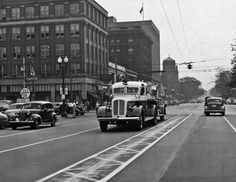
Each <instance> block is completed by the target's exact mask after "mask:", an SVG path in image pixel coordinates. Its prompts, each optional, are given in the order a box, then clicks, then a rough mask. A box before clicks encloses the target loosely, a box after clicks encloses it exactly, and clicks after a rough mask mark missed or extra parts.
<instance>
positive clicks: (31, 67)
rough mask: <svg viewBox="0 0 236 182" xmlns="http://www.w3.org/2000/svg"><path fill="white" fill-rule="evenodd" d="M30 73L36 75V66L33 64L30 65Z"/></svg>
mask: <svg viewBox="0 0 236 182" xmlns="http://www.w3.org/2000/svg"><path fill="white" fill-rule="evenodd" d="M30 75H31V76H35V71H34V67H33V66H32V65H30Z"/></svg>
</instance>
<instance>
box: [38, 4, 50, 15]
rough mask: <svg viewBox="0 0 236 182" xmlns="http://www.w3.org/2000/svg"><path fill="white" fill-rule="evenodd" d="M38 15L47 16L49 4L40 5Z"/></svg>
mask: <svg viewBox="0 0 236 182" xmlns="http://www.w3.org/2000/svg"><path fill="white" fill-rule="evenodd" d="M40 16H41V17H49V6H40Z"/></svg>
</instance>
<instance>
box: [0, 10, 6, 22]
mask: <svg viewBox="0 0 236 182" xmlns="http://www.w3.org/2000/svg"><path fill="white" fill-rule="evenodd" d="M6 19H7V13H6V9H0V20H6Z"/></svg>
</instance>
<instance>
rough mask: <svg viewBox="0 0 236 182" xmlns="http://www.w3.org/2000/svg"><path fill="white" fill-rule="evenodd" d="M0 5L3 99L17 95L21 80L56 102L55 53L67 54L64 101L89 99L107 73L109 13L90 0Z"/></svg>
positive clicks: (39, 0)
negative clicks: (66, 93)
mask: <svg viewBox="0 0 236 182" xmlns="http://www.w3.org/2000/svg"><path fill="white" fill-rule="evenodd" d="M0 3H1V4H0V5H1V6H0V96H1V99H12V100H16V98H18V97H20V94H19V93H20V90H21V89H22V87H23V85H24V80H25V81H26V82H25V85H26V87H27V88H29V89H30V91H31V95H33V94H32V93H34V98H35V99H37V100H39V99H42V100H45V99H46V100H50V101H60V100H61V95H60V88H61V86H62V75H61V69H60V66H59V64H58V58H59V57H61V58H62V60H64V58H65V57H67V58H68V63H65V65H66V67H65V87H66V88H68V95H67V96H66V99H70V100H78V99H93V96H94V94H89V93H93V92H94V93H95V92H96V89H97V85H99V84H103V83H102V82H101V81H100V80H99V76H100V75H101V74H107V73H108V39H107V36H108V32H107V19H108V17H107V14H108V13H107V11H106V10H105V9H104V8H103V7H101V6H100V5H99V4H98V3H96V2H95V1H94V0H57V1H56V0H47V1H45V0H21V1H19V0H1V2H0ZM24 68H25V69H24ZM24 74H25V79H24ZM27 80H30V81H27ZM66 90H67V89H66ZM88 91H90V92H88Z"/></svg>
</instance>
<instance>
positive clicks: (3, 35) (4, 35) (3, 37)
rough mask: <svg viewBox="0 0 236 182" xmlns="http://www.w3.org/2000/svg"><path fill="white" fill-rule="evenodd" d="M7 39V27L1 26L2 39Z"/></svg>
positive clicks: (0, 38)
mask: <svg viewBox="0 0 236 182" xmlns="http://www.w3.org/2000/svg"><path fill="white" fill-rule="evenodd" d="M2 40H6V29H5V28H0V41H2Z"/></svg>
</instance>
